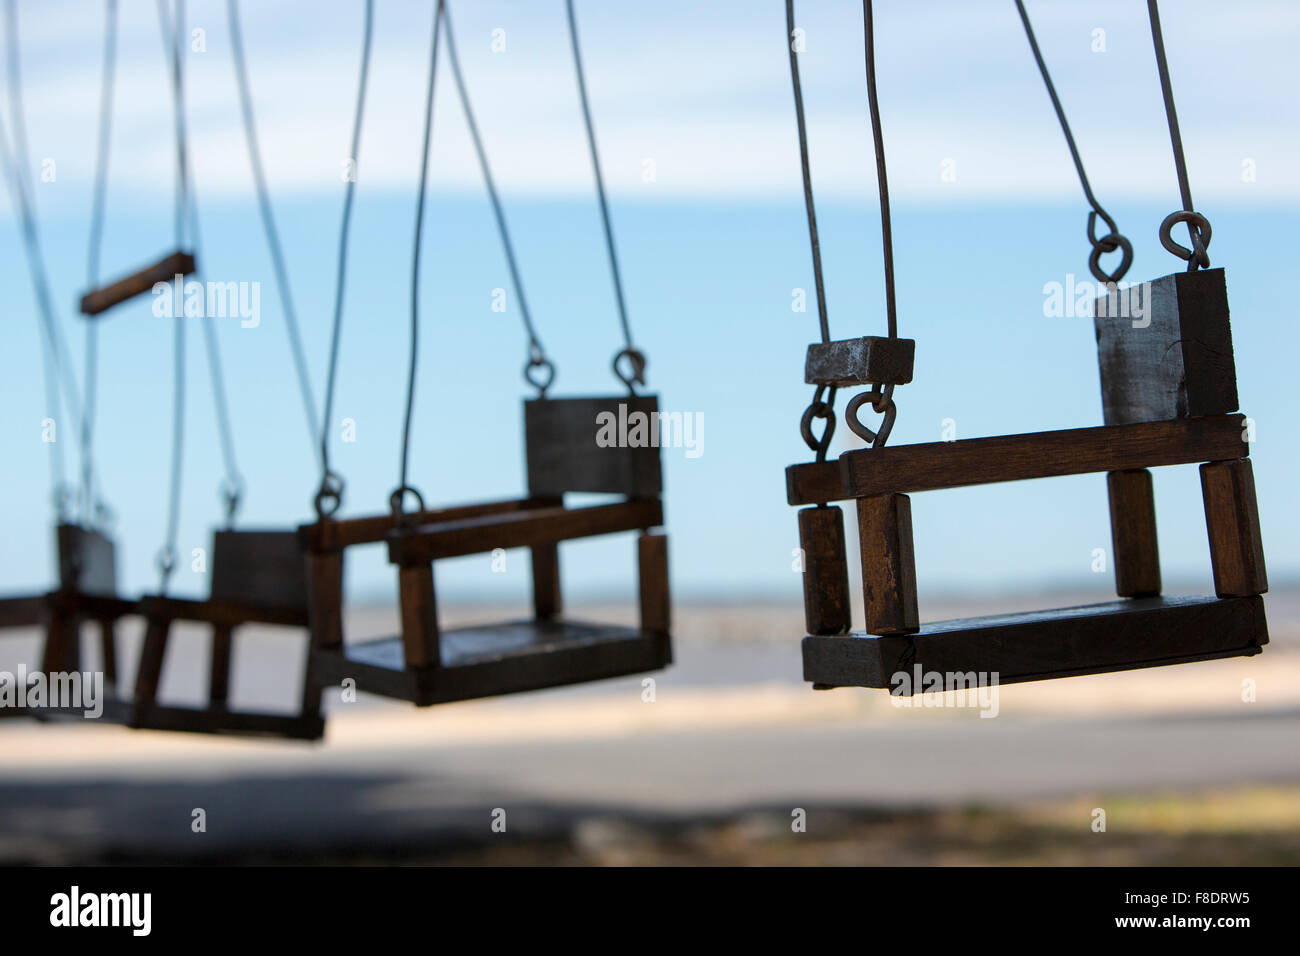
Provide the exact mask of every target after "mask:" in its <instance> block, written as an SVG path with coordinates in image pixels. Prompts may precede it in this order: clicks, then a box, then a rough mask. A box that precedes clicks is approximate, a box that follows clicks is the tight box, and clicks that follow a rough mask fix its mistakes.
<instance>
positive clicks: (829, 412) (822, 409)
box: [799, 385, 835, 461]
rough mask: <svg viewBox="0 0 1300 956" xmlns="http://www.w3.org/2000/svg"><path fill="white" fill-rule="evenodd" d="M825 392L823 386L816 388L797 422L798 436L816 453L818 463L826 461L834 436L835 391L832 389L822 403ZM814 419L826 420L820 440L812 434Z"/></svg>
mask: <svg viewBox="0 0 1300 956" xmlns="http://www.w3.org/2000/svg"><path fill="white" fill-rule="evenodd" d="M825 391H826V386H825V385H818V386H817V391H815V392H813V400H812V402H811V403H809V405H808V407H807V408H806V409H804V413H803V417H802V418H801V419H800V420H799V434H800V435H801V436H803V440H804V444H805V445H807V446H808V448H809V449H810V450H812V451H813V452H815V453H816V455H817V460H818V461H825V460H826V452H827V451H828V450H829V449H830V447H831V438H832V436H834V434H835V389H833V388H832V389H831V393H830V396H829V398H828V400H826V401H823V400H822V394H823V393H824V392H825ZM815 418H824V419H825V420H826V427H825V428H824V429H823V430H822V435H821V438H818V437H817V436H816V435H814V434H813V430H812V423H813V419H815Z"/></svg>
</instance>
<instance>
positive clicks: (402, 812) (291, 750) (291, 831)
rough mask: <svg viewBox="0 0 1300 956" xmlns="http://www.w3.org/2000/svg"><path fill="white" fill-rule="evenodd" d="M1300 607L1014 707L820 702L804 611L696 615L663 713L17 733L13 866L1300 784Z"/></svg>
mask: <svg viewBox="0 0 1300 956" xmlns="http://www.w3.org/2000/svg"><path fill="white" fill-rule="evenodd" d="M1297 603H1300V602H1295V601H1292V600H1291V599H1289V598H1288V597H1286V596H1283V599H1281V600H1278V601H1276V602H1275V604H1276V607H1275V606H1274V603H1270V607H1269V610H1270V615H1271V618H1272V620H1271V624H1272V627H1273V633H1274V644H1273V646H1272V647H1270V649H1269V650H1268V651H1267V652H1266V653H1265V654H1263V655H1260V656H1259V657H1255V658H1250V659H1240V660H1233V661H1221V662H1213V663H1206V664H1198V665H1185V666H1181V667H1174V668H1163V669H1159V670H1154V671H1149V672H1132V673H1127V674H1118V675H1109V676H1102V677H1089V678H1076V679H1071V680H1067V681H1056V682H1048V683H1045V684H1033V685H1016V686H1012V687H1005V688H1001V690H1000V694H999V697H998V702H997V703H998V716H997V717H996V718H993V719H988V718H983V717H980V716H979V712H978V711H977V710H972V709H954V708H951V707H931V708H920V709H899V708H896V707H893V706H891V704H892V701H891V700H890V699H889V698H888V697H887V695H882V694H875V693H872V692H867V691H854V690H838V691H830V692H818V693H814V692H812V691H810V690H808V689H807V688H806V686H805V685H803V684H802V683H801V682H800V681H799V680H798V673H799V669H798V649H797V644H796V643H795V642H793V641H790V640H788V639H785V640H771V639H767V638H765V634H766V633H770V632H771V631H773V630H776V631H778V632H784V630H786V629H788V630H789V631H790V632H792V633H793V632H796V631H797V630H798V619H797V609H796V614H795V615H793V621H792V622H790V621H786V620H785V618H786V617H790V616H791V614H790V611H789V609H774V608H767V609H763V608H745V609H735V608H731V609H718V608H713V609H704V608H696V609H689V608H686V609H683V612H682V614H681V618H682V627H681V628H680V629H679V630H681V631H683V636H682V639H681V641H680V642H679V647H678V664H677V666H676V667H674V668H673V669H672V670H670V671H667V672H664V673H663V674H661V675H658V677H657V684H656V688H655V700H654V702H653V703H648V702H645V701H644V700H643V699H642V698H643V693H642V692H643V687H642V684H641V681H640V679H629V680H618V681H609V682H604V683H602V684H600V685H593V686H589V687H583V688H571V689H564V690H557V691H551V692H543V693H538V694H529V695H523V696H520V697H516V698H511V699H502V700H494V701H480V702H471V703H466V704H459V705H453V706H449V707H444V708H435V709H433V710H425V711H417V710H415V709H414V708H409V707H406V706H402V705H394V704H387V703H382V704H376V703H373V702H368V703H363V704H359V705H336V706H334V708H333V710H332V714H331V723H330V730H329V736H328V738H327V740H326V742H325V743H324V744H321V745H314V746H313V745H301V744H290V743H266V742H247V741H232V740H225V739H220V740H217V739H209V738H195V737H189V736H184V735H175V734H159V733H141V732H130V731H126V730H123V729H121V728H115V727H107V726H85V725H82V724H78V725H74V726H59V727H50V726H41V725H35V724H33V723H31V722H28V721H18V720H15V721H4V722H0V760H2V761H3V775H2V776H0V859H7V860H40V861H76V860H87V859H89V860H136V859H159V858H163V859H180V858H188V859H195V858H220V859H250V858H252V859H259V858H276V859H283V858H286V857H293V856H297V855H301V854H309V855H310V856H311V857H312V858H323V857H331V856H338V855H350V856H352V857H360V858H377V859H382V858H393V857H402V856H406V855H410V854H415V855H417V856H418V855H419V854H420V853H421V852H423V851H427V850H429V849H430V848H433V847H440V848H443V849H445V848H447V847H455V846H466V847H473V846H476V845H481V844H483V843H484V841H492V840H497V841H498V843H499V842H501V841H506V840H523V841H537V840H543V841H545V840H554V839H558V838H560V837H562V836H566V835H568V836H571V835H572V834H573V833H575V832H580V833H582V834H584V837H583V838H584V839H587V840H596V841H597V842H599V841H600V840H601V839H604V837H602V836H601V834H602V833H604V832H605V831H606V830H609V829H610V828H613V831H614V832H615V834H617V830H618V827H619V826H621V825H626V824H628V822H629V821H640V822H641V823H645V822H646V821H653V822H655V825H657V826H661V827H662V826H666V827H669V828H670V829H671V828H677V829H681V828H687V827H690V826H692V825H695V824H697V823H698V822H699V821H701V820H706V819H715V820H716V819H725V818H735V817H736V816H737V815H742V816H743V815H744V814H752V813H754V812H755V811H756V810H762V811H763V812H765V813H767V814H768V816H769V817H773V815H775V817H773V818H775V819H785V818H788V816H789V814H790V813H791V812H792V811H793V810H794V809H795V808H804V809H805V810H807V811H808V812H809V832H810V833H813V832H815V830H816V828H817V827H818V826H826V827H829V826H831V822H830V821H834V820H839V819H843V817H842V814H843V812H845V811H846V809H847V810H848V811H851V812H858V811H862V810H864V809H875V810H878V809H880V808H890V807H893V808H905V809H907V810H914V809H916V808H927V807H928V808H952V807H963V806H969V805H971V804H980V805H1018V804H1024V803H1026V802H1032V801H1035V800H1043V799H1049V798H1052V799H1058V798H1059V799H1067V798H1077V797H1081V796H1087V795H1092V794H1097V795H1101V794H1108V793H1110V794H1114V793H1134V792H1152V791H1193V790H1202V789H1205V788H1207V787H1224V786H1236V785H1243V784H1254V785H1287V784H1297V783H1300V747H1297V746H1296V741H1297V739H1300V639H1297V635H1298V634H1300V629H1296V628H1294V627H1293V625H1292V623H1291V622H1292V621H1293V620H1295V619H1300V615H1297V616H1296V618H1294V619H1293V618H1292V617H1291V615H1292V613H1293V610H1292V609H1293V608H1294V607H1295V605H1296V604H1297ZM597 613H598V612H597ZM471 616H472V615H471ZM704 634H708V635H710V637H709V638H708V639H706V638H705V637H704V636H703V635H704ZM755 636H757V638H758V639H752V638H754V637H755ZM291 640H292V639H291ZM249 643H250V644H253V643H256V644H258V645H266V646H265V647H261V648H259V649H256V650H255V651H253V652H251V653H248V654H245V655H244V657H243V658H241V659H240V661H239V664H238V665H237V674H238V673H239V670H247V671H249V672H250V673H251V672H256V673H268V672H275V671H276V668H274V667H270V668H268V667H267V666H266V665H267V664H270V663H274V664H277V666H278V665H279V664H288V663H290V662H291V661H292V658H293V655H294V654H295V653H296V652H295V650H294V648H293V647H292V646H291V644H285V643H284V642H283V640H282V641H281V642H280V643H278V644H277V643H275V642H272V641H269V640H268V641H262V640H256V641H250V642H249ZM267 648H270V650H268V649H267ZM198 649H199V645H198V643H197V642H196V643H195V646H194V648H193V649H192V650H193V651H197V650H198ZM263 654H267V655H278V656H279V657H280V658H282V659H281V660H275V661H273V660H270V659H269V658H264V657H262V656H261V655H263ZM190 656H192V657H194V659H193V660H189V659H186V658H184V657H183V658H182V659H181V666H178V667H177V668H176V669H175V671H176V672H175V674H170V675H169V676H170V677H171V678H172V681H173V683H174V684H175V685H176V689H174V692H175V693H183V692H184V691H185V690H186V685H187V683H188V684H191V685H193V686H197V685H198V681H199V680H201V677H202V668H201V666H200V665H199V663H198V657H197V655H196V654H191V655H190ZM5 660H6V661H7V660H8V658H5ZM4 666H9V665H8V664H7V663H6V664H5V665H4ZM187 674H188V676H189V678H190V679H189V680H188V682H187V679H186V675H187ZM1245 679H1250V680H1252V681H1254V682H1255V687H1256V695H1257V699H1256V700H1255V701H1254V702H1243V701H1242V699H1241V698H1242V683H1243V680H1245ZM276 689H277V688H275V687H273V686H270V685H269V684H268V685H267V686H263V687H258V686H257V685H256V682H254V686H253V691H255V692H257V693H268V694H269V693H271V692H273V691H275V690H276ZM256 695H257V694H256V693H255V694H254V696H256ZM198 808H201V809H202V810H203V811H204V812H205V814H206V824H207V829H206V832H204V833H194V832H193V830H192V828H191V820H192V815H193V811H194V810H195V809H198ZM498 809H500V810H504V811H505V815H506V820H507V832H506V834H504V835H503V834H493V831H492V828H491V825H492V822H493V813H494V811H496V810H498ZM1084 809H1085V810H1086V809H1087V807H1085V808H1084ZM837 814H840V816H837ZM1119 825H1122V823H1120V824H1119ZM602 827H603V828H605V829H604V830H602ZM593 828H594V829H593ZM615 838H616V837H611V838H610V839H615Z"/></svg>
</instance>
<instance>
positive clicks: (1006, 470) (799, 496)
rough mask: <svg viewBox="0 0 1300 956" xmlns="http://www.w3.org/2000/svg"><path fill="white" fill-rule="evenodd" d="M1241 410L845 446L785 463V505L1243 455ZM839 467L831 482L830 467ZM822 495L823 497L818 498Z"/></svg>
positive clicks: (1247, 448) (1245, 450) (1246, 449)
mask: <svg viewBox="0 0 1300 956" xmlns="http://www.w3.org/2000/svg"><path fill="white" fill-rule="evenodd" d="M1245 433H1246V418H1245V416H1244V415H1238V414H1233V415H1212V416H1207V417H1204V418H1187V419H1179V420H1175V421H1167V422H1137V423H1134V424H1131V425H1102V426H1099V427H1095V428H1066V429H1061V430H1059V431H1050V432H1030V433H1028V434H1024V435H998V436H994V437H991V438H965V439H961V440H959V441H948V442H943V441H938V442H926V443H924V444H919V445H889V446H886V447H885V448H862V449H857V450H855V451H846V452H845V453H844V454H842V455H841V456H840V460H839V462H838V464H837V463H834V462H820V463H812V464H803V465H791V466H790V467H789V468H787V469H786V485H787V493H788V497H789V499H790V504H792V505H807V504H817V503H819V502H822V501H834V500H841V499H845V498H864V497H867V496H868V495H883V494H908V493H910V492H914V491H934V490H936V489H940V488H961V487H965V486H967V485H988V484H996V483H998V482H1003V481H1023V480H1025V479H1029V478H1057V477H1060V476H1062V475H1082V474H1089V473H1092V472H1111V471H1127V470H1130V469H1135V468H1157V467H1160V466H1163V465H1187V464H1194V463H1200V462H1206V461H1223V460H1228V459H1236V458H1245V457H1246V456H1248V455H1249V454H1250V445H1249V444H1248V443H1247V442H1246V441H1245V437H1244V436H1245ZM836 468H838V469H839V475H838V479H839V488H838V491H833V490H832V488H833V486H834V484H835V481H834V479H832V477H831V473H832V471H833V470H835V469H836ZM821 496H828V497H821Z"/></svg>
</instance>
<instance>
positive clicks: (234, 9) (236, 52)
mask: <svg viewBox="0 0 1300 956" xmlns="http://www.w3.org/2000/svg"><path fill="white" fill-rule="evenodd" d="M226 9H227V12H228V14H229V20H230V50H231V54H232V56H233V57H234V61H235V79H236V81H237V85H238V87H239V105H240V111H241V113H242V115H243V120H244V141H245V142H246V143H247V144H248V161H249V165H251V166H252V167H253V181H254V183H255V184H256V186H257V204H258V208H259V210H260V211H261V215H262V226H263V229H264V230H265V232H266V243H267V245H268V246H270V247H271V263H272V266H273V267H274V269H275V282H276V286H277V287H278V288H279V290H280V304H281V307H282V308H283V309H284V318H285V326H286V328H287V329H288V332H289V348H290V351H291V352H292V353H293V365H294V369H295V371H296V372H297V375H298V390H299V391H300V392H301V393H302V407H303V413H304V415H305V416H306V419H307V434H308V435H309V436H310V440H311V442H312V444H313V445H314V444H315V441H316V435H318V434H319V433H320V424H319V423H318V422H317V421H316V403H315V399H314V398H313V397H312V389H311V378H310V376H309V375H308V372H307V357H306V354H305V352H304V350H303V346H302V334H301V331H300V330H299V326H298V312H297V310H296V309H295V308H294V305H293V293H292V290H291V289H290V288H289V271H288V269H287V268H286V267H285V263H284V250H283V248H282V247H281V245H280V234H279V232H278V231H277V230H276V227H275V215H274V214H273V212H272V211H271V196H270V191H269V190H268V189H267V187H266V174H265V173H264V171H263V169H262V153H261V150H260V148H259V147H258V144H257V122H256V120H255V118H254V116H253V96H252V93H251V91H250V86H249V82H248V69H247V67H246V66H245V64H244V41H243V38H242V34H241V30H240V26H239V0H228V2H227V4H226Z"/></svg>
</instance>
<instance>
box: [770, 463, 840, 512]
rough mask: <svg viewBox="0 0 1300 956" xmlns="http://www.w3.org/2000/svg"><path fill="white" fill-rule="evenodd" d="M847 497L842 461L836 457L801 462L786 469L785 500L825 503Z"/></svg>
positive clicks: (793, 503)
mask: <svg viewBox="0 0 1300 956" xmlns="http://www.w3.org/2000/svg"><path fill="white" fill-rule="evenodd" d="M847 497H849V496H848V495H846V494H845V493H844V481H843V479H842V478H841V468H840V463H839V462H838V461H836V460H834V459H832V460H831V461H807V462H801V463H800V464H797V465H789V466H787V467H786V469H785V500H786V502H787V503H788V504H790V505H794V506H796V507H797V506H800V505H817V504H825V503H827V502H830V501H840V500H841V499H844V498H847Z"/></svg>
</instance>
